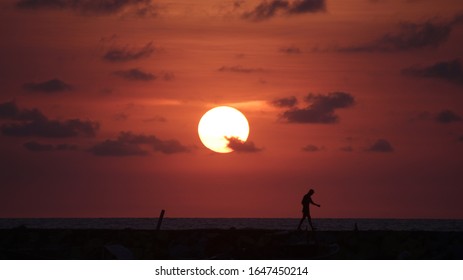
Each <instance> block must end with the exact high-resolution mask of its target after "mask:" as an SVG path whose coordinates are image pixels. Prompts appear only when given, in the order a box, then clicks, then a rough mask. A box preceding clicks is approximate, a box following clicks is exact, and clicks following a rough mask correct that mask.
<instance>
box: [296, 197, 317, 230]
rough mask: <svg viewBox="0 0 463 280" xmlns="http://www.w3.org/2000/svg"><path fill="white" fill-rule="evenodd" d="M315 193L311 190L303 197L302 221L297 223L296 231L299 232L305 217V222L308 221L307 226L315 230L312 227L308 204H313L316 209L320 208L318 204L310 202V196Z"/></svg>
mask: <svg viewBox="0 0 463 280" xmlns="http://www.w3.org/2000/svg"><path fill="white" fill-rule="evenodd" d="M314 193H315V191H314V190H313V189H310V190H309V192H308V193H306V194H305V195H304V197H303V198H302V202H301V203H302V219H301V221H300V222H299V226H298V227H297V230H301V226H302V223H303V222H304V219H305V218H306V217H307V220H308V221H309V225H310V227H311V228H312V230H315V228H314V227H313V225H312V218H311V217H310V204H313V205H315V206H317V207H320V204H317V203H315V202H313V200H312V195H313V194H314Z"/></svg>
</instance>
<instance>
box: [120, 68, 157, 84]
mask: <svg viewBox="0 0 463 280" xmlns="http://www.w3.org/2000/svg"><path fill="white" fill-rule="evenodd" d="M113 74H114V75H116V76H119V77H121V78H124V79H126V80H130V81H152V80H155V79H156V76H155V75H153V74H152V73H149V72H143V71H141V70H140V69H138V68H133V69H129V70H120V71H115V72H113Z"/></svg>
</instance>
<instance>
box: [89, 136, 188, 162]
mask: <svg viewBox="0 0 463 280" xmlns="http://www.w3.org/2000/svg"><path fill="white" fill-rule="evenodd" d="M142 146H146V147H149V148H151V150H152V151H155V152H161V153H163V154H175V153H185V152H189V151H190V148H188V147H186V146H183V145H182V144H181V143H180V142H179V141H177V140H161V139H159V138H157V137H156V136H154V135H144V134H134V133H132V132H130V131H127V132H124V131H123V132H120V133H119V136H118V137H117V139H114V140H113V139H107V140H105V141H103V142H101V143H98V144H96V145H95V146H93V147H92V148H90V150H89V151H90V152H91V153H92V154H94V155H96V156H144V155H148V154H149V152H148V151H147V150H145V149H143V148H142Z"/></svg>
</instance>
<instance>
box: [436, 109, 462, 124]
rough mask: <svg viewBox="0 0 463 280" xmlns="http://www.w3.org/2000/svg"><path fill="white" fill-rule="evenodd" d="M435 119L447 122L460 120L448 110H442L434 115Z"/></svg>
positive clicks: (460, 119) (459, 117) (439, 121)
mask: <svg viewBox="0 0 463 280" xmlns="http://www.w3.org/2000/svg"><path fill="white" fill-rule="evenodd" d="M435 120H436V122H438V123H443V124H448V123H453V122H460V121H462V118H461V116H459V115H457V114H456V113H454V112H452V111H450V110H443V111H440V112H439V113H438V114H437V115H436V118H435Z"/></svg>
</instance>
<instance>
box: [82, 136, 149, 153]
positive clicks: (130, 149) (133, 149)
mask: <svg viewBox="0 0 463 280" xmlns="http://www.w3.org/2000/svg"><path fill="white" fill-rule="evenodd" d="M89 151H90V152H91V153H92V154H94V155H95V156H117V157H123V156H146V155H148V152H147V151H145V150H143V149H142V148H140V147H139V146H138V145H134V144H128V143H124V142H121V141H119V140H109V139H108V140H105V141H103V142H101V143H98V144H96V145H95V146H93V147H92V148H90V149H89Z"/></svg>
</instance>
